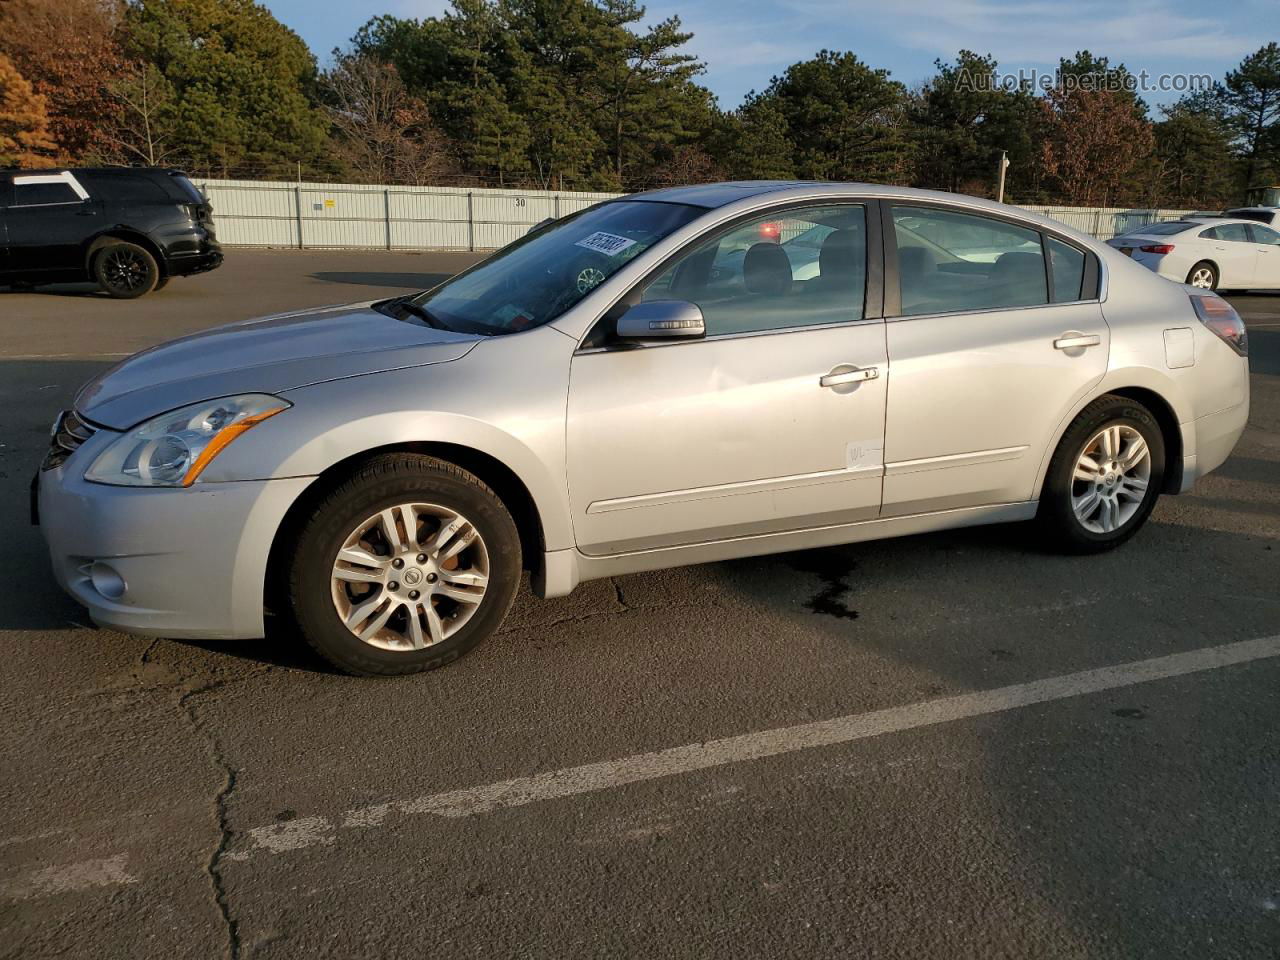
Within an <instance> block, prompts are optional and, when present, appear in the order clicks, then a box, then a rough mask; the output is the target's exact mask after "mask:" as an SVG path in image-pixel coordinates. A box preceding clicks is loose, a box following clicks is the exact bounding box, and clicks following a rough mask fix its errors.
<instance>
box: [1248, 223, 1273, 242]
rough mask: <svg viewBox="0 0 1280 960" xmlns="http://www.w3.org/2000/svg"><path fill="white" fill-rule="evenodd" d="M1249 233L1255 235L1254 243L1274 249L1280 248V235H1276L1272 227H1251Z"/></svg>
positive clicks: (1259, 225) (1260, 225)
mask: <svg viewBox="0 0 1280 960" xmlns="http://www.w3.org/2000/svg"><path fill="white" fill-rule="evenodd" d="M1249 232H1250V233H1252V234H1253V242H1254V243H1265V244H1268V245H1269V246H1273V247H1275V246H1280V233H1276V232H1275V231H1274V230H1272V229H1271V228H1270V227H1264V226H1263V225H1262V224H1258V225H1256V226H1251V227H1250V228H1249Z"/></svg>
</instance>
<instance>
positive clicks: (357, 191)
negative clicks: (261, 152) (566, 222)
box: [195, 179, 1191, 250]
mask: <svg viewBox="0 0 1280 960" xmlns="http://www.w3.org/2000/svg"><path fill="white" fill-rule="evenodd" d="M195 182H196V184H197V185H198V186H199V187H200V188H201V189H202V190H204V192H205V194H206V195H207V196H208V197H209V200H210V202H211V203H212V204H213V210H214V220H215V222H216V223H217V228H218V239H219V240H221V241H222V242H223V243H225V244H228V245H231V246H250V247H343V248H355V249H360V248H363V249H370V250H494V249H497V248H498V247H502V246H505V245H506V244H508V243H510V242H511V241H512V240H516V239H518V238H520V237H522V236H524V234H525V233H526V232H527V231H528V230H529V228H530V227H531V226H533V225H534V224H535V223H538V222H539V221H541V220H545V219H546V218H547V217H561V216H564V215H565V214H566V213H571V212H573V211H574V210H581V209H582V208H583V207H587V206H590V205H591V204H593V203H596V202H597V201H600V200H607V199H609V198H611V197H616V196H620V194H616V193H582V192H577V191H539V190H497V189H467V188H465V187H383V186H361V185H359V184H349V183H266V182H260V181H256V180H201V179H197V180H196V181H195ZM1026 209H1028V210H1034V211H1036V212H1038V213H1043V214H1045V215H1046V216H1049V217H1053V218H1054V219H1055V220H1060V221H1062V222H1063V223H1065V224H1067V225H1068V226H1072V227H1075V228H1076V229H1077V230H1082V231H1084V232H1085V233H1090V234H1093V235H1094V236H1095V237H1098V238H1099V239H1101V240H1106V239H1109V238H1110V237H1114V236H1117V235H1118V234H1121V233H1123V232H1125V231H1126V230H1130V229H1132V228H1134V227H1137V226H1140V225H1141V224H1144V223H1150V222H1152V221H1154V220H1174V219H1177V218H1178V217H1179V216H1182V215H1185V214H1187V213H1190V212H1191V211H1189V210H1140V209H1130V208H1124V207H1032V206H1029V207H1027V208H1026Z"/></svg>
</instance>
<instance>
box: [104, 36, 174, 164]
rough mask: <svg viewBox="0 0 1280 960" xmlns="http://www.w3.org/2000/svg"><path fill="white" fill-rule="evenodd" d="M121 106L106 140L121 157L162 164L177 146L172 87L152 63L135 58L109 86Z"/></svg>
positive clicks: (108, 129)
mask: <svg viewBox="0 0 1280 960" xmlns="http://www.w3.org/2000/svg"><path fill="white" fill-rule="evenodd" d="M109 89H110V91H111V96H112V97H113V98H114V100H115V102H116V104H117V105H118V107H119V116H118V118H117V120H116V123H115V124H114V125H113V126H112V127H109V128H107V129H106V130H104V131H103V139H104V140H105V141H106V142H107V143H108V144H109V145H110V146H111V147H112V148H114V150H115V152H116V153H118V154H119V155H120V158H121V159H125V160H129V161H132V162H138V161H141V162H142V163H144V164H146V165H147V166H149V167H155V166H159V165H161V164H163V163H164V162H165V160H166V159H167V158H168V157H169V156H170V155H171V153H172V152H173V148H174V143H173V140H174V138H173V136H172V122H173V105H174V104H173V90H172V89H171V88H170V86H169V83H168V81H167V80H165V78H164V76H163V75H162V74H161V73H160V71H159V70H157V69H156V68H155V66H154V65H153V64H150V63H144V62H141V61H133V62H130V63H128V64H127V65H126V66H125V69H124V71H123V73H122V74H121V76H120V77H119V78H118V79H117V80H115V81H114V82H113V83H111V85H110V87H109Z"/></svg>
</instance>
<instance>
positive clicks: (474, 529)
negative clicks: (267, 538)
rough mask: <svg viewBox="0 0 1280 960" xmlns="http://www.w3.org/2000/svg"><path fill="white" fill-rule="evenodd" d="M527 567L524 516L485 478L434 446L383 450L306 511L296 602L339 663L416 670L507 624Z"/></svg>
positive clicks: (363, 669) (303, 625)
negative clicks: (440, 455) (521, 528)
mask: <svg viewBox="0 0 1280 960" xmlns="http://www.w3.org/2000/svg"><path fill="white" fill-rule="evenodd" d="M520 570H521V556H520V536H519V532H518V531H517V529H516V525H515V522H514V521H513V520H512V519H511V514H510V513H509V512H508V511H507V509H506V507H505V506H504V505H503V503H502V501H501V500H500V499H499V498H498V496H497V495H496V494H495V493H494V492H493V491H492V490H491V489H489V487H487V486H486V485H485V484H484V483H483V482H482V481H480V480H479V479H478V478H477V477H475V476H474V475H472V474H470V473H468V472H467V471H465V470H463V469H461V468H459V467H457V466H455V465H454V464H451V463H447V462H446V461H443V460H437V459H435V458H434V457H426V456H421V455H416V454H384V455H380V456H377V457H374V458H372V459H370V460H369V461H368V462H366V463H365V464H364V465H363V466H361V467H360V468H359V469H358V470H357V471H356V472H355V473H353V474H352V475H351V476H350V477H348V478H347V479H346V480H344V481H343V482H341V483H339V484H338V485H337V486H335V487H334V488H333V489H332V490H330V491H329V492H328V493H327V494H326V495H325V496H324V497H323V498H322V499H321V500H320V502H319V503H318V504H316V506H315V508H314V510H313V511H312V513H311V515H310V517H308V518H307V520H306V521H305V522H304V524H303V526H302V530H301V534H300V535H299V537H298V541H297V545H296V547H295V549H294V552H293V557H292V560H291V562H290V565H289V576H288V580H287V583H288V592H289V598H288V599H289V607H290V609H291V611H292V614H293V619H294V621H295V623H296V624H297V626H298V628H299V630H300V632H301V633H302V636H303V637H304V638H305V640H306V641H307V643H308V644H310V646H311V647H312V648H313V649H314V650H315V651H316V652H317V653H319V654H320V656H322V657H323V658H324V659H326V660H327V661H329V662H330V663H331V664H333V665H334V666H335V667H337V668H338V669H339V670H342V671H344V672H345V673H350V674H355V675H357V676H398V675H403V674H409V673H418V672H420V671H423V670H432V669H435V668H436V667H441V666H444V665H445V664H447V663H450V662H452V661H453V660H456V659H457V658H458V657H460V656H462V655H463V654H464V653H466V652H467V651H469V650H470V649H471V648H472V647H474V646H475V645H476V644H478V643H479V642H480V641H482V640H484V639H485V638H487V637H488V636H490V635H491V634H493V633H494V632H496V631H497V630H498V628H499V627H500V626H501V625H502V622H503V620H504V619H505V618H506V615H507V612H508V611H509V610H510V609H511V604H512V602H513V601H514V599H515V595H516V589H517V587H518V586H519V583H520Z"/></svg>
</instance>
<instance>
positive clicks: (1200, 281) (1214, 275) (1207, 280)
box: [1187, 260, 1218, 290]
mask: <svg viewBox="0 0 1280 960" xmlns="http://www.w3.org/2000/svg"><path fill="white" fill-rule="evenodd" d="M1187 283H1188V284H1190V285H1191V286H1193V287H1199V288H1200V289H1201V290H1217V289H1218V271H1217V269H1216V268H1215V267H1214V265H1213V264H1212V263H1208V262H1207V261H1204V260H1202V261H1200V262H1199V263H1197V264H1196V265H1195V266H1194V267H1192V268H1191V269H1190V270H1189V271H1188V272H1187Z"/></svg>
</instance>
